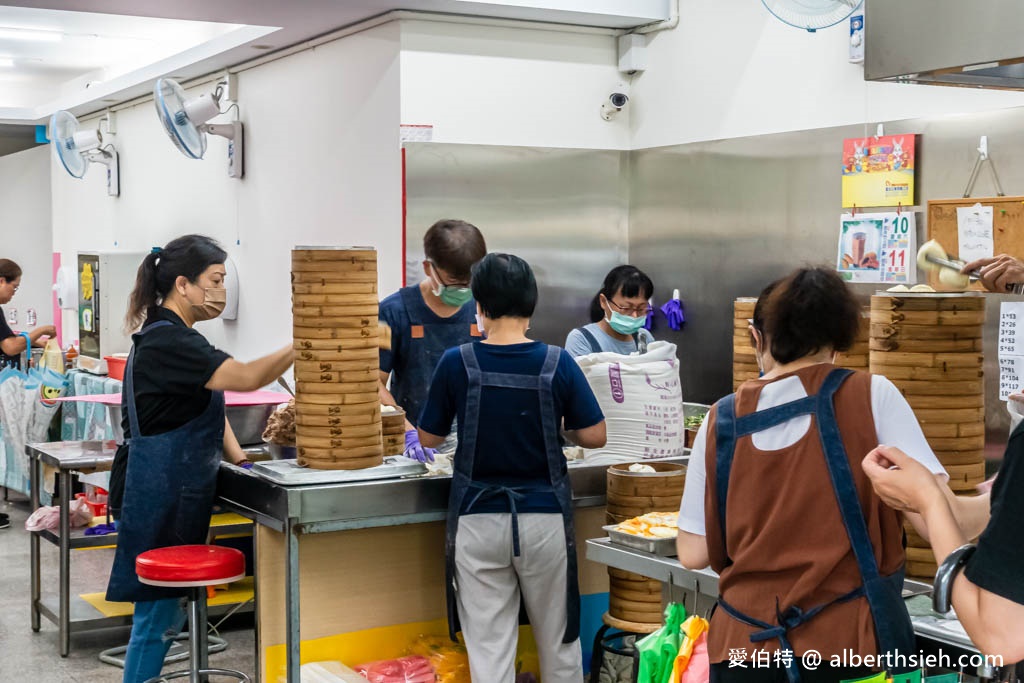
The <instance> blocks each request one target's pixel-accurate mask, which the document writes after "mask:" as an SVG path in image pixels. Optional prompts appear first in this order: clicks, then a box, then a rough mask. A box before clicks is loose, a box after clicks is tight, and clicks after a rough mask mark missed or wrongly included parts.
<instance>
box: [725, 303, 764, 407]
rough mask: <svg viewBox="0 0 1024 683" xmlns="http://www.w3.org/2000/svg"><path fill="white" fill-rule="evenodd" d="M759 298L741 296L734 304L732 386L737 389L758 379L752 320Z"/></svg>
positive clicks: (759, 374)
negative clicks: (752, 339) (752, 338)
mask: <svg viewBox="0 0 1024 683" xmlns="http://www.w3.org/2000/svg"><path fill="white" fill-rule="evenodd" d="M756 304H757V299H754V298H749V297H741V298H739V299H736V301H734V302H733V305H732V311H733V314H732V388H733V391H735V390H736V389H737V388H739V386H740V385H741V384H743V383H744V382H746V381H747V380H748V379H757V378H758V377H760V376H761V372H760V371H759V370H758V367H757V355H756V354H755V353H754V344H753V342H752V341H751V339H750V329H749V327H750V321H751V320H753V319H754V306H755V305H756Z"/></svg>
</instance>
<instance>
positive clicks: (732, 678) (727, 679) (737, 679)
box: [711, 662, 872, 683]
mask: <svg viewBox="0 0 1024 683" xmlns="http://www.w3.org/2000/svg"><path fill="white" fill-rule="evenodd" d="M799 669H800V680H801V682H802V683H839V681H848V680H853V679H857V678H864V677H865V676H870V675H871V673H872V671H871V669H869V668H867V667H863V666H862V667H856V668H845V669H833V668H832V667H830V666H828V664H827V663H825V664H823V665H822V666H821V667H820V668H819V669H817V670H816V671H808V670H806V669H804V668H803V667H802V666H801V667H799ZM711 683H786V670H785V669H783V668H780V667H775V666H773V667H771V668H766V667H761V668H753V664H752V663H750V662H747V668H743V667H732V668H729V662H721V663H719V664H712V665H711Z"/></svg>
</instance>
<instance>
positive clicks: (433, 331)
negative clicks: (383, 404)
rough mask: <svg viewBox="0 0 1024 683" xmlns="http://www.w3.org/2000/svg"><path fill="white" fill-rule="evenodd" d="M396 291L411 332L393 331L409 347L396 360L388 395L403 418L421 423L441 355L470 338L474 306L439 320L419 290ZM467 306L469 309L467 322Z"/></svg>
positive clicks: (471, 303)
mask: <svg viewBox="0 0 1024 683" xmlns="http://www.w3.org/2000/svg"><path fill="white" fill-rule="evenodd" d="M399 292H400V294H401V295H402V303H403V304H404V305H405V313H406V315H407V316H409V325H410V330H408V331H404V330H403V331H399V330H394V331H393V332H395V333H400V334H407V335H408V336H407V337H403V340H402V341H403V344H404V343H405V342H406V341H407V342H408V344H407V347H408V348H407V349H405V350H403V353H402V354H401V355H400V356H397V357H396V358H395V361H396V362H395V366H394V368H393V374H392V376H391V395H392V396H394V397H395V401H396V402H397V403H398V405H399V406H401V407H402V408H403V409H404V410H405V419H407V420H409V422H411V423H412V424H414V425H415V424H417V423H418V422H419V421H420V413H421V412H422V411H423V404H425V403H426V402H427V389H428V388H429V387H430V380H431V379H433V378H434V370H435V369H436V368H437V363H438V361H440V360H441V356H442V355H443V354H444V352H445V351H447V350H448V349H453V348H455V347H456V346H459V345H460V344H465V343H466V342H468V341H470V340H471V339H472V338H473V336H474V334H473V330H474V327H473V326H474V325H475V321H476V318H475V315H474V313H475V312H476V304H475V303H473V302H470V303H468V304H466V305H465V306H463V307H462V308H461V309H459V311H458V312H457V313H456V314H455V315H453V316H451V317H450V318H442V319H440V320H438V316H437V314H436V313H434V312H433V311H431V310H430V308H429V307H428V306H427V304H426V302H424V301H423V295H422V294H421V293H420V288H419V287H403V288H402V289H401V290H399ZM467 307H469V309H470V313H468V319H467ZM427 320H430V321H431V322H429V323H428V322H426V321H427Z"/></svg>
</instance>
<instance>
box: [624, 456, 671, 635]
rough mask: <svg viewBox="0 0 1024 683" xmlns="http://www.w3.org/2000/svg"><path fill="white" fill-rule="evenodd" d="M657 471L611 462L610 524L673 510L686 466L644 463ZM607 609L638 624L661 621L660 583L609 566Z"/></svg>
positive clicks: (668, 463) (669, 463)
mask: <svg viewBox="0 0 1024 683" xmlns="http://www.w3.org/2000/svg"><path fill="white" fill-rule="evenodd" d="M645 464H648V465H650V466H651V467H653V468H654V469H655V470H656V472H654V473H646V474H645V473H642V472H630V471H629V465H628V464H622V465H612V466H611V467H609V468H608V474H607V508H606V515H607V519H608V523H609V524H618V523H619V522H624V521H626V520H627V519H631V518H633V517H639V516H640V515H645V514H647V513H648V512H675V511H677V510H679V503H680V500H681V499H682V497H683V485H684V484H685V483H686V466H685V465H680V464H678V463H671V462H650V463H645ZM608 584H609V599H608V613H609V614H611V616H612V617H614V618H616V619H621V620H623V621H632V622H636V623H639V624H651V625H653V624H660V623H661V618H662V608H661V583H660V582H659V581H654V580H652V579H650V578H648V577H646V576H641V575H639V574H633V573H631V572H626V571H622V570H620V569H615V568H612V567H609V568H608Z"/></svg>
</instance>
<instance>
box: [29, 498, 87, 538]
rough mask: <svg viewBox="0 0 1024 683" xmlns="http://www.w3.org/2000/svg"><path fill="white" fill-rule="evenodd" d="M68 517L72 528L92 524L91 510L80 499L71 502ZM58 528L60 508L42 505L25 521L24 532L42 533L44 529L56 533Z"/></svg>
mask: <svg viewBox="0 0 1024 683" xmlns="http://www.w3.org/2000/svg"><path fill="white" fill-rule="evenodd" d="M68 516H69V519H70V521H71V527H72V528H74V527H83V526H89V523H90V522H92V510H91V509H90V508H89V506H88V505H86V503H85V501H84V500H82V499H80V498H76V499H74V500H73V501H71V506H70V507H69V508H68ZM59 528H60V507H59V506H56V505H44V506H43V507H41V508H38V509H37V510H36V511H35V512H33V513H32V514H31V515H29V518H28V519H26V520H25V531H43V530H44V529H49V530H50V531H56V530H57V529H59Z"/></svg>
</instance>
